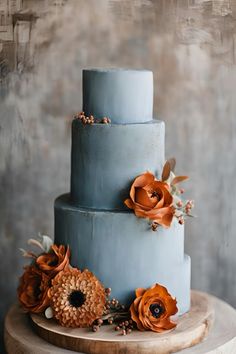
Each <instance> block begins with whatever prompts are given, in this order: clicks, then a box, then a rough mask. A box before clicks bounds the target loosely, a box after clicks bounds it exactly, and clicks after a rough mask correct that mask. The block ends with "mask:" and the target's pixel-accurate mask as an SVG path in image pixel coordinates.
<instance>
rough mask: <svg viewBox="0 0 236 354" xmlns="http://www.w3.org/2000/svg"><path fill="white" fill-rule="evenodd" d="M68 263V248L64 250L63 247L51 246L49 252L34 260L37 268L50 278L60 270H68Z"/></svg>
mask: <svg viewBox="0 0 236 354" xmlns="http://www.w3.org/2000/svg"><path fill="white" fill-rule="evenodd" d="M69 262H70V250H69V247H67V248H66V247H65V246H63V245H60V246H57V245H52V246H51V250H50V252H48V253H44V254H42V255H40V256H39V257H38V258H37V259H36V264H37V266H38V268H39V269H41V270H42V271H43V272H45V273H47V274H48V275H49V276H50V277H53V276H55V275H56V274H57V273H58V272H60V271H61V270H63V269H66V268H68V266H69Z"/></svg>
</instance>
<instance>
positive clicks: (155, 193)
mask: <svg viewBox="0 0 236 354" xmlns="http://www.w3.org/2000/svg"><path fill="white" fill-rule="evenodd" d="M151 193H152V194H151V198H157V199H158V200H160V199H161V196H160V193H158V192H157V191H152V192H151Z"/></svg>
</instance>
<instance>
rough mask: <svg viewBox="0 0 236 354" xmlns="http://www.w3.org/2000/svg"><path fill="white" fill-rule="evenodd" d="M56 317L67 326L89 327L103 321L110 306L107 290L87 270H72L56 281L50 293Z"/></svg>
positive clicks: (65, 272) (66, 271)
mask: <svg viewBox="0 0 236 354" xmlns="http://www.w3.org/2000/svg"><path fill="white" fill-rule="evenodd" d="M49 297H50V299H51V307H52V310H53V313H54V317H55V318H56V319H57V320H58V321H59V323H60V324H61V325H62V326H65V327H89V326H91V325H92V323H93V322H94V321H95V320H96V319H98V318H100V317H101V316H102V314H103V312H104V307H105V303H106V295H105V289H104V288H103V286H102V284H101V283H100V281H99V280H98V279H97V278H96V277H95V276H94V275H93V273H91V272H90V271H88V270H87V269H85V270H84V271H80V270H78V269H76V268H69V269H66V270H63V271H61V272H60V273H58V274H57V275H56V277H55V278H54V279H53V280H52V287H51V288H50V290H49Z"/></svg>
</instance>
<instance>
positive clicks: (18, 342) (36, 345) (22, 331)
mask: <svg viewBox="0 0 236 354" xmlns="http://www.w3.org/2000/svg"><path fill="white" fill-rule="evenodd" d="M208 299H209V301H210V302H211V303H212V304H213V308H214V311H215V319H214V323H213V326H212V328H211V330H210V332H209V335H208V336H207V338H206V339H205V340H203V341H202V342H201V343H199V344H197V345H195V346H193V347H191V348H188V349H184V350H183V351H182V350H181V351H179V352H178V354H235V348H236V311H235V310H234V309H233V308H232V307H231V306H230V305H228V304H227V303H225V302H223V301H222V300H220V299H217V298H216V297H213V296H210V295H208ZM69 331H70V330H69ZM122 340H123V338H122ZM125 340H126V338H125ZM5 344H6V349H7V353H8V354H32V353H34V354H49V353H50V354H67V353H68V354H72V353H76V352H73V351H68V350H67V349H62V348H59V347H57V346H54V345H52V344H50V343H48V342H47V341H45V340H43V339H42V338H40V337H39V336H38V335H37V334H36V333H35V331H33V329H32V325H31V323H30V321H29V318H28V316H27V315H26V314H25V313H24V312H23V311H22V310H21V309H20V308H19V306H18V305H13V306H12V307H11V309H10V310H9V312H8V314H7V317H6V320H5ZM136 349H137V348H136ZM107 353H109V354H110V351H108V352H105V353H103V354H107ZM122 353H123V352H122ZM125 353H126V352H125ZM134 353H135V354H139V352H138V351H137V350H136V351H134ZM156 353H158V352H156V351H154V350H153V352H152V354H156ZM81 354H82V353H81Z"/></svg>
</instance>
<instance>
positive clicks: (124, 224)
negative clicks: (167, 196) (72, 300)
mask: <svg viewBox="0 0 236 354" xmlns="http://www.w3.org/2000/svg"><path fill="white" fill-rule="evenodd" d="M55 243H56V244H64V245H69V246H70V249H71V253H72V258H71V264H72V265H73V266H76V267H78V268H80V269H84V268H88V269H89V270H90V271H92V272H93V273H94V274H95V275H96V276H97V277H98V278H99V279H100V280H101V281H102V283H103V284H104V286H106V287H111V288H112V296H114V297H116V298H117V299H118V300H119V301H121V303H124V304H125V305H129V304H130V302H131V301H132V299H133V297H134V291H135V289H136V288H139V287H143V288H148V287H150V286H152V285H153V284H155V283H159V284H161V285H164V286H166V287H167V289H168V290H169V292H170V293H171V294H172V295H173V296H175V297H176V298H177V301H178V308H179V314H182V313H185V312H187V311H188V310H189V307H190V258H189V257H188V256H187V255H184V226H183V225H180V224H178V222H177V220H174V221H173V223H172V226H171V227H170V228H168V229H164V228H163V227H161V226H160V227H159V228H158V230H157V231H156V232H154V231H152V230H151V229H150V225H148V223H147V220H144V219H139V218H137V217H135V215H134V214H133V213H131V212H129V211H101V210H91V209H85V208H80V207H75V206H73V204H71V201H70V196H69V195H63V196H61V197H59V198H58V199H57V200H56V202H55Z"/></svg>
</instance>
